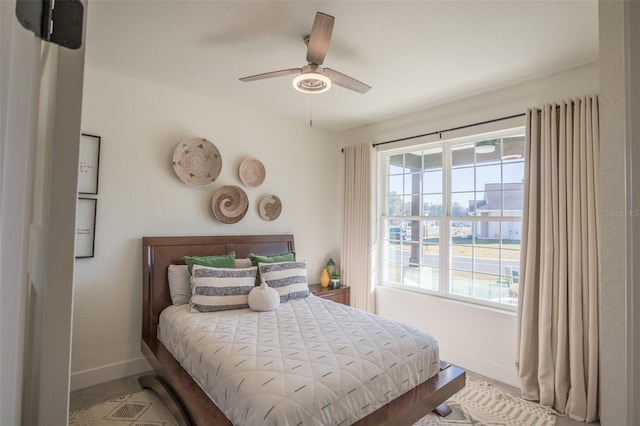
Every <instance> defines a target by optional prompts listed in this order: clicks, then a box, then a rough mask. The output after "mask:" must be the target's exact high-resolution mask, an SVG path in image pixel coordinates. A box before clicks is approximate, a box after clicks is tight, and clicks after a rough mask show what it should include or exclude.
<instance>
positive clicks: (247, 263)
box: [233, 257, 252, 268]
mask: <svg viewBox="0 0 640 426" xmlns="http://www.w3.org/2000/svg"><path fill="white" fill-rule="evenodd" d="M251 266H252V265H251V259H249V258H248V257H245V258H244V259H235V260H234V261H233V267H234V268H251Z"/></svg>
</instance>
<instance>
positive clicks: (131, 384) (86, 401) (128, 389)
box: [69, 371, 600, 426]
mask: <svg viewBox="0 0 640 426" xmlns="http://www.w3.org/2000/svg"><path fill="white" fill-rule="evenodd" d="M149 374H150V373H149ZM139 376H141V375H140V374H139V375H135V376H129V377H125V378H123V379H118V380H113V381H110V382H106V383H101V384H99V385H95V386H90V387H88V388H84V389H78V390H76V391H73V392H71V395H70V396H71V398H70V399H71V401H70V406H69V407H70V408H69V409H70V410H71V411H74V410H78V409H80V408H85V407H89V406H91V405H94V404H97V403H100V402H103V401H107V400H109V399H112V398H117V397H119V396H123V395H128V394H130V393H134V392H138V391H139V390H140V389H141V388H140V385H139V384H138V380H137V379H138V377H139ZM467 376H468V377H472V378H475V379H480V380H485V381H487V382H489V383H491V384H492V385H494V386H496V387H497V388H498V389H500V390H502V391H503V392H506V393H508V394H511V395H515V396H519V395H520V390H519V389H518V388H516V387H514V386H510V385H508V384H505V383H502V382H498V381H496V380H493V379H490V378H488V377H485V376H481V375H479V374H475V373H473V372H471V371H467ZM599 424H600V423H599V422H594V423H588V425H599ZM578 425H582V426H585V425H586V424H585V423H583V422H578V421H576V420H573V419H570V418H568V417H563V416H558V420H557V422H556V426H578Z"/></svg>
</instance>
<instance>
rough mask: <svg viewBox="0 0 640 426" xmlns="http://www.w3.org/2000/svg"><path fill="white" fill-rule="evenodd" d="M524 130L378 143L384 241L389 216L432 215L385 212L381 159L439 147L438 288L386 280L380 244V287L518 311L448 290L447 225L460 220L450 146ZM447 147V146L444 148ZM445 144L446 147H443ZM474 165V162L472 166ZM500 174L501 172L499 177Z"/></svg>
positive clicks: (380, 225) (469, 218) (379, 210)
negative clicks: (454, 200) (454, 208)
mask: <svg viewBox="0 0 640 426" xmlns="http://www.w3.org/2000/svg"><path fill="white" fill-rule="evenodd" d="M524 133H525V128H524V126H518V127H514V128H509V129H505V130H500V131H494V132H488V133H478V134H473V135H470V136H464V137H459V138H451V139H442V140H438V141H433V142H428V141H421V142H418V143H415V144H412V145H407V144H406V143H405V144H403V146H402V147H399V148H394V147H393V146H389V147H385V146H384V145H380V146H378V153H377V162H378V167H377V169H378V176H377V180H378V182H379V184H378V200H379V201H378V203H377V215H376V217H377V226H376V227H377V229H378V235H379V238H380V240H379V244H380V245H384V244H385V239H386V232H387V228H386V227H385V222H386V221H387V220H389V219H391V220H393V219H396V220H400V221H403V222H404V221H412V220H417V221H423V220H430V219H428V218H431V216H386V215H385V208H386V206H385V203H386V199H387V188H386V186H387V181H386V178H387V169H386V167H385V162H384V159H385V157H387V156H390V155H396V154H403V153H407V152H413V151H416V150H419V149H428V148H438V147H442V171H443V173H442V191H443V192H442V213H443V214H442V216H439V217H432V218H433V219H432V220H437V221H438V222H439V238H440V245H439V250H438V254H439V258H438V259H439V277H440V279H439V283H438V290H431V289H427V288H420V287H414V286H409V285H403V284H400V283H395V282H390V281H385V278H384V262H385V249H384V248H381V249H380V250H378V265H380V267H379V268H377V269H378V272H377V278H378V286H381V287H392V288H398V289H402V290H406V291H411V292H417V293H425V294H429V295H433V296H438V297H443V298H447V299H453V300H458V301H461V302H465V303H470V304H472V305H477V306H485V307H490V308H496V309H499V310H503V311H512V312H515V311H517V304H516V305H509V304H505V303H499V302H493V301H490V300H484V299H480V298H474V297H468V296H463V295H458V294H454V293H451V292H450V291H449V283H450V278H451V276H450V272H451V270H450V261H449V258H450V253H451V247H452V244H451V243H450V229H451V226H450V225H451V222H453V221H458V220H460V218H459V217H452V216H451V206H452V204H453V203H452V196H451V170H452V166H451V151H452V149H451V147H453V146H456V145H464V144H466V143H472V142H477V141H482V140H489V139H499V138H508V137H513V136H523V135H524ZM446 147H449V148H446ZM445 148H446V149H445ZM475 167H477V166H475ZM502 179H503V177H502V176H501V181H502ZM497 219H499V220H492V221H495V222H498V221H499V222H503V223H505V222H506V223H508V222H519V223H522V216H514V217H513V218H511V217H506V216H500V217H498V218H497ZM462 221H464V222H488V221H486V220H481V217H480V216H465V217H464V218H463V219H462ZM442 241H447V242H448V243H446V244H445V243H443V242H442ZM444 246H446V248H447V249H446V253H443V252H442V247H444Z"/></svg>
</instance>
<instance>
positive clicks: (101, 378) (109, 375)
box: [71, 357, 151, 391]
mask: <svg viewBox="0 0 640 426" xmlns="http://www.w3.org/2000/svg"><path fill="white" fill-rule="evenodd" d="M146 371H151V366H150V365H149V363H148V362H147V360H146V359H145V358H144V357H140V358H135V359H130V360H128V361H123V362H118V363H115V364H109V365H104V366H102V367H96V368H91V369H89V370H83V371H77V372H75V373H71V390H72V391H74V390H77V389H83V388H86V387H89V386H93V385H98V384H100V383H105V382H109V381H111V380H116V379H121V378H123V377H127V376H132V375H134V374H140V373H144V372H146Z"/></svg>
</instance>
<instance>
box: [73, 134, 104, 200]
mask: <svg viewBox="0 0 640 426" xmlns="http://www.w3.org/2000/svg"><path fill="white" fill-rule="evenodd" d="M99 165H100V136H95V135H87V134H84V133H83V134H82V135H81V136H80V158H79V161H78V167H79V169H78V192H79V193H80V194H97V193H98V167H99Z"/></svg>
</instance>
